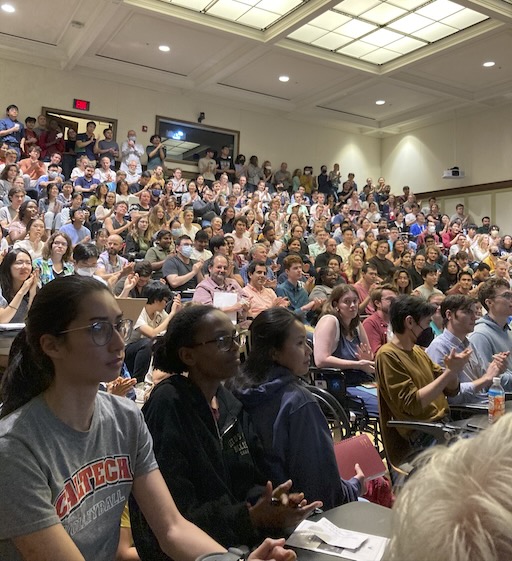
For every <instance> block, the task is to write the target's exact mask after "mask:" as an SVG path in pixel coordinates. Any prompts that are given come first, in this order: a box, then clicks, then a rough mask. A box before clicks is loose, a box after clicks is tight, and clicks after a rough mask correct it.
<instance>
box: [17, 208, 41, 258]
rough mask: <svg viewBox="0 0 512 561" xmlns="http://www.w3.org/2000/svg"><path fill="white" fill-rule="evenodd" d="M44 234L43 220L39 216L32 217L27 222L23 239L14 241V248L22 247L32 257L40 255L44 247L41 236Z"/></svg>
mask: <svg viewBox="0 0 512 561" xmlns="http://www.w3.org/2000/svg"><path fill="white" fill-rule="evenodd" d="M43 236H44V222H43V221H42V220H41V218H37V217H36V218H33V219H32V220H31V221H30V222H29V223H28V224H27V235H26V236H25V237H24V238H23V239H19V240H17V241H15V242H14V246H13V247H14V248H15V249H16V248H18V247H22V248H23V249H26V250H27V251H28V252H29V253H30V256H31V257H32V259H37V258H38V257H41V255H42V252H43V247H44V242H43V241H42V237H43Z"/></svg>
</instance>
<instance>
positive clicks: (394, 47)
mask: <svg viewBox="0 0 512 561" xmlns="http://www.w3.org/2000/svg"><path fill="white" fill-rule="evenodd" d="M426 44H427V43H425V42H423V41H419V40H418V39H413V38H412V37H404V38H403V39H399V40H398V41H395V42H394V43H390V44H389V45H387V48H388V49H390V50H391V51H395V52H397V53H400V54H402V55H406V54H407V53H411V52H412V51H415V50H416V49H419V48H420V47H424V46H425V45H426Z"/></svg>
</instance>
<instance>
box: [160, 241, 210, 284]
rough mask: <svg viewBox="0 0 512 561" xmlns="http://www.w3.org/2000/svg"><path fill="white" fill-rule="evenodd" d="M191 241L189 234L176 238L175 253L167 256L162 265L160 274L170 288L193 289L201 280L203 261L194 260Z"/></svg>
mask: <svg viewBox="0 0 512 561" xmlns="http://www.w3.org/2000/svg"><path fill="white" fill-rule="evenodd" d="M192 249H193V242H192V239H191V238H190V236H187V235H183V236H180V237H179V238H178V239H177V242H176V255H175V256H173V257H168V258H167V259H166V260H165V262H164V264H163V266H162V276H163V278H165V279H166V281H167V283H168V284H169V286H170V287H171V289H172V290H175V291H177V292H184V291H186V290H194V289H195V288H196V286H197V285H198V283H200V282H201V281H202V280H203V278H204V277H203V273H202V272H201V269H202V267H203V261H194V259H191V258H190V256H191V255H192Z"/></svg>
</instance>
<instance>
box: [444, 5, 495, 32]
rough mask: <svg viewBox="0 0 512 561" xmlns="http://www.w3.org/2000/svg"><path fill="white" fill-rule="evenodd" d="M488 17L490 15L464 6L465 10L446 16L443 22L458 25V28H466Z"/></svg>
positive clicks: (453, 25) (452, 25)
mask: <svg viewBox="0 0 512 561" xmlns="http://www.w3.org/2000/svg"><path fill="white" fill-rule="evenodd" d="M486 19H488V17H487V16H485V15H484V14H479V13H478V12H475V11H474V10H468V9H467V8H464V10H461V11H460V12H457V13H456V14H453V15H452V16H448V17H447V18H444V19H443V23H445V24H446V25H450V26H451V27H456V28H457V29H466V27H471V26H472V25H475V24H476V23H480V22H481V21H484V20H486Z"/></svg>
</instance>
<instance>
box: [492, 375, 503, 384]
mask: <svg viewBox="0 0 512 561" xmlns="http://www.w3.org/2000/svg"><path fill="white" fill-rule="evenodd" d="M492 383H493V384H501V378H500V377H499V376H494V378H493V379H492Z"/></svg>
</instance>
